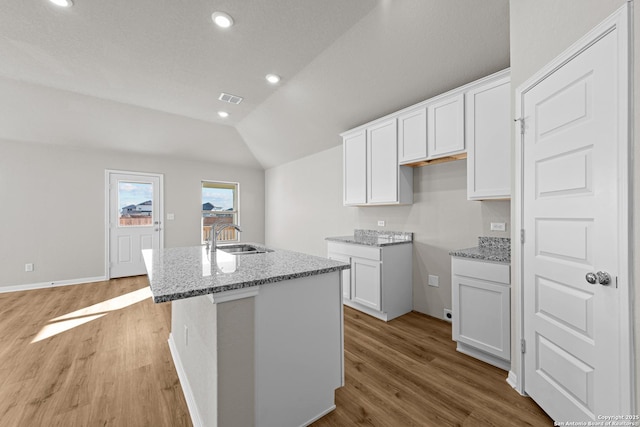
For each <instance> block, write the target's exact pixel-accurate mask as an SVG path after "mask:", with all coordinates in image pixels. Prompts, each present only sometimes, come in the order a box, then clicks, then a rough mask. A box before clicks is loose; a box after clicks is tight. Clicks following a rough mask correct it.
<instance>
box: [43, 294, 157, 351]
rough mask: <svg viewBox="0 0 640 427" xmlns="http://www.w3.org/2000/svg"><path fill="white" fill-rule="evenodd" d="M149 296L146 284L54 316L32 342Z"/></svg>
mask: <svg viewBox="0 0 640 427" xmlns="http://www.w3.org/2000/svg"><path fill="white" fill-rule="evenodd" d="M147 298H151V289H150V288H149V287H148V286H145V287H144V288H142V289H138V290H137V291H133V292H129V293H128V294H124V295H120V296H118V297H115V298H111V299H108V300H106V301H102V302H99V303H97V304H94V305H91V306H89V307H84V308H81V309H80V310H76V311H73V312H71V313H67V314H65V315H62V316H59V317H56V318H53V319H51V320H50V321H49V322H51V323H49V324H47V325H45V326H44V327H43V328H42V329H40V332H38V335H36V336H35V338H34V339H33V340H32V341H31V343H35V342H38V341H42V340H45V339H47V338H51V337H52V336H54V335H57V334H60V333H62V332H65V331H68V330H70V329H73V328H75V327H77V326H80V325H83V324H85V323H88V322H91V321H92V320H95V319H99V318H101V317H102V316H106V315H107V314H109V313H110V312H112V311H116V310H120V309H123V308H125V307H129V306H131V305H133V304H136V303H138V302H140V301H143V300H145V299H147Z"/></svg>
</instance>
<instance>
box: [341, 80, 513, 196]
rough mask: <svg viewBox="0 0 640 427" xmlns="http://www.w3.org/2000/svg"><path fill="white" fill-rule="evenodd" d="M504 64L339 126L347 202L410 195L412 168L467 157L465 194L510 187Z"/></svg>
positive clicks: (486, 193)
mask: <svg viewBox="0 0 640 427" xmlns="http://www.w3.org/2000/svg"><path fill="white" fill-rule="evenodd" d="M510 115H511V105H510V77H509V70H504V71H501V72H499V73H496V74H493V75H491V76H488V77H485V78H483V79H480V80H478V81H475V82H473V83H470V84H467V85H465V86H463V87H461V88H458V89H455V90H452V91H450V92H447V93H445V94H443V95H439V96H437V97H435V98H432V99H429V100H427V101H423V102H421V103H419V104H416V105H414V106H411V107H408V108H405V109H404V110H401V111H399V112H397V113H394V114H390V115H388V116H386V117H383V118H381V119H378V120H375V121H373V122H371V123H368V124H365V125H362V126H359V127H358V128H356V129H353V130H350V131H348V132H345V133H343V134H341V136H342V137H343V149H344V204H345V205H378V204H410V203H413V169H412V168H411V167H410V166H422V165H425V164H429V163H431V162H434V160H436V159H440V160H439V161H442V160H443V159H452V160H453V159H461V158H464V157H465V156H466V157H467V196H468V199H469V200H489V199H508V198H510V195H511V184H510V182H511V167H510V163H511V154H510V153H511V151H510V146H511V144H510V140H511V136H510V132H511V120H510Z"/></svg>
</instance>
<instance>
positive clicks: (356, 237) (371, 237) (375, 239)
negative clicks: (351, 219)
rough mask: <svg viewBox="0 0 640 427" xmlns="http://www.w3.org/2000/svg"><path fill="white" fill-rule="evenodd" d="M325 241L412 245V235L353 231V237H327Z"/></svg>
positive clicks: (391, 232)
mask: <svg viewBox="0 0 640 427" xmlns="http://www.w3.org/2000/svg"><path fill="white" fill-rule="evenodd" d="M325 240H329V241H332V242H342V243H352V244H355V245H366V246H378V247H380V246H389V245H401V244H404V243H412V242H413V233H408V232H403V231H378V230H354V232H353V236H338V237H327V238H326V239H325Z"/></svg>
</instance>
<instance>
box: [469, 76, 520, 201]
mask: <svg viewBox="0 0 640 427" xmlns="http://www.w3.org/2000/svg"><path fill="white" fill-rule="evenodd" d="M494 76H495V77H496V78H492V79H489V80H488V81H486V82H484V83H482V84H480V85H479V86H478V87H476V88H474V89H473V90H470V91H469V92H467V94H466V123H465V129H466V141H467V197H468V199H469V200H489V199H509V198H510V197H511V120H510V114H511V103H510V93H511V89H510V88H511V85H510V76H509V72H508V71H507V72H502V73H499V74H498V75H494Z"/></svg>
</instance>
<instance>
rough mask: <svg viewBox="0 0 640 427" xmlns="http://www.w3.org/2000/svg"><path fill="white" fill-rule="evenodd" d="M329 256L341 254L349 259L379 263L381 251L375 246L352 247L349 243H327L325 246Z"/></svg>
mask: <svg viewBox="0 0 640 427" xmlns="http://www.w3.org/2000/svg"><path fill="white" fill-rule="evenodd" d="M327 249H328V252H329V256H331V254H343V255H347V256H350V257H358V258H364V259H370V260H372V261H380V260H381V259H382V258H381V251H380V248H379V247H377V246H364V245H352V244H349V243H339V242H331V241H330V242H328V246H327Z"/></svg>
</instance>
